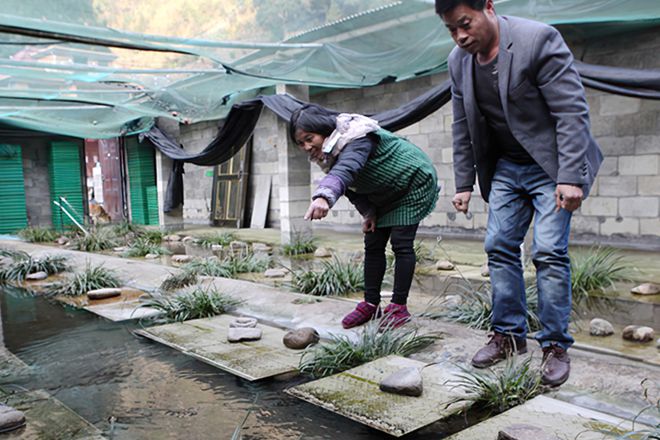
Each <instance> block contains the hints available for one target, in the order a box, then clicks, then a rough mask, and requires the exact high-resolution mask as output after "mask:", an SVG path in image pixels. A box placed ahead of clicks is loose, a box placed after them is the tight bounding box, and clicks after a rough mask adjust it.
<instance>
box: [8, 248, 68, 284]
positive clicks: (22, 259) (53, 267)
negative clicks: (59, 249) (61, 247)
mask: <svg viewBox="0 0 660 440" xmlns="http://www.w3.org/2000/svg"><path fill="white" fill-rule="evenodd" d="M9 256H11V258H12V262H11V263H9V264H8V265H5V266H3V267H2V268H0V280H1V281H23V280H25V277H27V276H28V275H29V274H31V273H35V272H46V273H47V274H48V275H53V274H56V273H60V272H64V271H65V270H69V269H70V267H69V265H68V264H67V263H66V260H67V258H66V257H65V256H63V255H44V256H41V257H37V258H33V257H32V256H31V255H29V254H28V253H26V252H20V251H19V252H12V253H10V255H9Z"/></svg>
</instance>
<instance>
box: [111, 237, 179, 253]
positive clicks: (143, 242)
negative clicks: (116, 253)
mask: <svg viewBox="0 0 660 440" xmlns="http://www.w3.org/2000/svg"><path fill="white" fill-rule="evenodd" d="M171 253H172V252H170V251H169V250H167V249H165V248H164V247H162V246H160V244H158V243H154V242H152V241H151V240H149V239H148V238H146V237H139V238H138V239H137V240H135V241H134V242H133V243H132V244H131V245H130V246H129V248H128V249H127V250H126V251H124V252H123V253H122V254H121V255H122V257H144V256H145V255H147V254H156V255H170V254H171Z"/></svg>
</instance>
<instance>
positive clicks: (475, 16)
mask: <svg viewBox="0 0 660 440" xmlns="http://www.w3.org/2000/svg"><path fill="white" fill-rule="evenodd" d="M441 18H442V21H444V23H445V26H447V29H448V30H449V33H450V34H451V37H452V38H453V40H454V41H455V42H456V44H457V45H458V47H460V48H461V49H463V50H465V51H466V52H468V53H471V54H476V53H478V52H480V53H487V52H488V51H490V49H491V48H492V46H493V44H494V42H495V37H496V33H497V19H496V17H495V10H494V9H493V3H492V1H490V0H489V1H488V2H486V7H485V8H484V10H483V11H479V10H476V9H472V8H470V7H469V6H466V5H463V4H460V5H458V6H456V7H455V8H454V9H452V10H450V11H448V12H446V13H444V14H442V16H441Z"/></svg>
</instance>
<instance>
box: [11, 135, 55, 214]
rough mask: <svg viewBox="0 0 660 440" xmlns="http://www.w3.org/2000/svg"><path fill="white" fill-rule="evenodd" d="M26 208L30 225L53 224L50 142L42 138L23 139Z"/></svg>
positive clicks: (21, 142)
mask: <svg viewBox="0 0 660 440" xmlns="http://www.w3.org/2000/svg"><path fill="white" fill-rule="evenodd" d="M18 143H20V144H21V150H22V154H23V180H24V181H25V208H26V211H27V218H28V225H29V226H42V227H50V226H52V224H53V222H52V217H51V212H52V211H51V206H50V183H49V179H48V176H49V172H48V148H49V143H48V142H47V141H46V140H45V139H42V138H35V139H29V140H28V139H22V140H21V141H20V142H18Z"/></svg>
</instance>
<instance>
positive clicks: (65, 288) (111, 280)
mask: <svg viewBox="0 0 660 440" xmlns="http://www.w3.org/2000/svg"><path fill="white" fill-rule="evenodd" d="M120 284H121V282H120V281H119V278H117V276H116V275H115V273H114V272H113V271H111V270H109V269H106V268H105V267H103V266H102V265H101V266H92V265H90V264H89V263H87V264H86V265H85V269H84V270H83V271H82V272H77V273H75V274H73V275H71V276H69V277H68V278H66V279H64V280H62V281H58V282H56V283H52V284H49V285H48V286H46V290H47V292H48V295H49V296H55V295H65V296H78V295H84V294H86V293H87V292H89V291H90V290H95V289H103V288H106V287H119V286H120Z"/></svg>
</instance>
